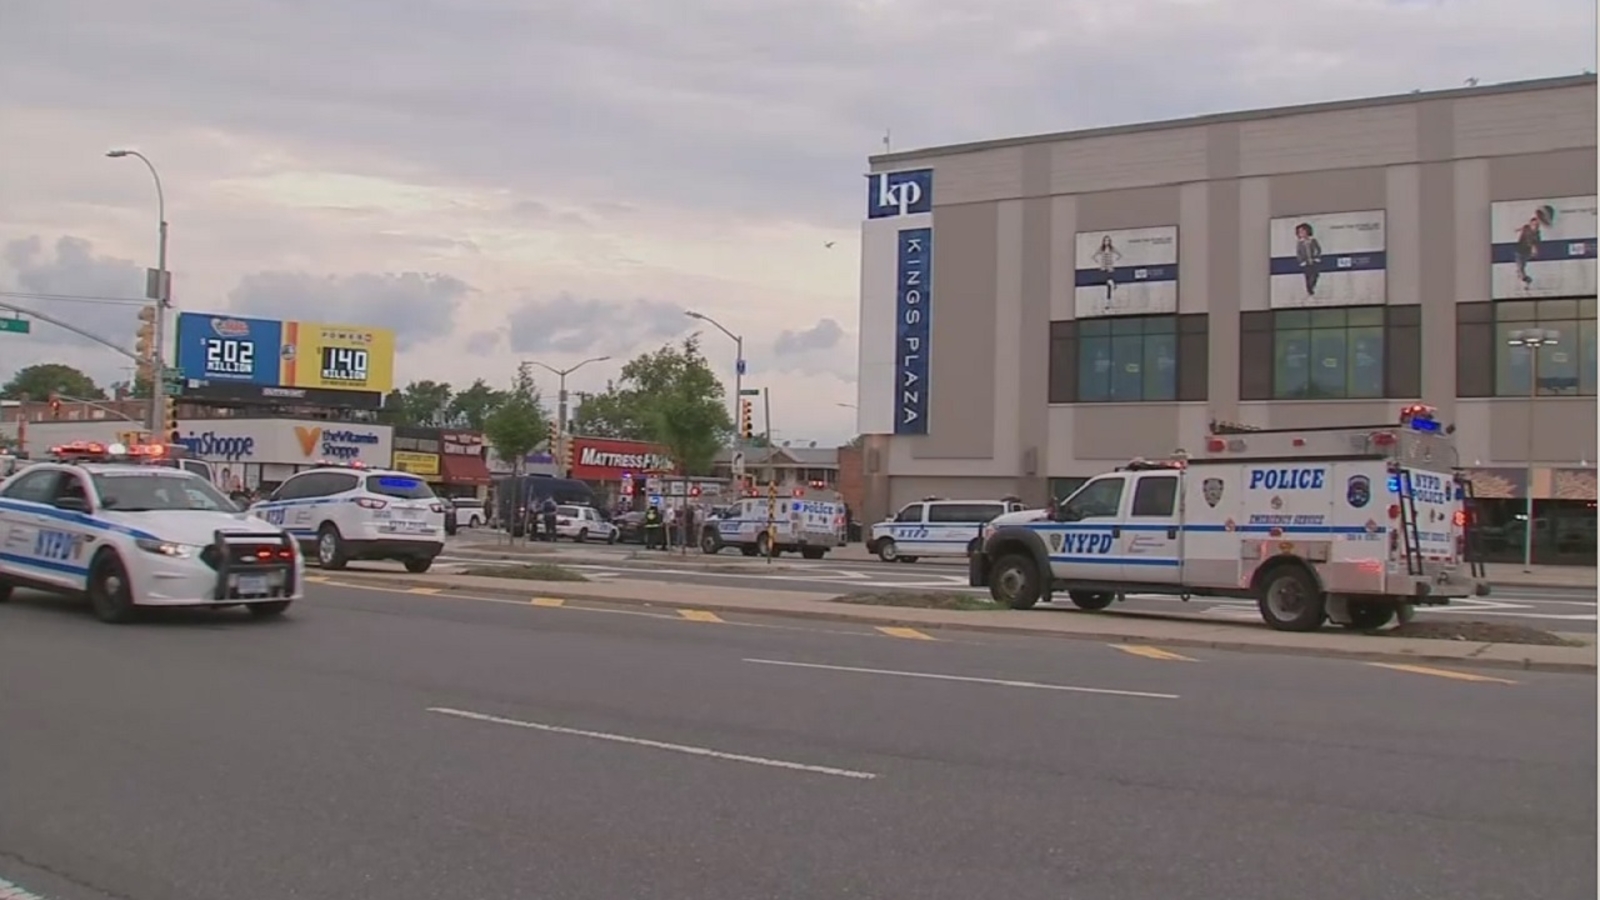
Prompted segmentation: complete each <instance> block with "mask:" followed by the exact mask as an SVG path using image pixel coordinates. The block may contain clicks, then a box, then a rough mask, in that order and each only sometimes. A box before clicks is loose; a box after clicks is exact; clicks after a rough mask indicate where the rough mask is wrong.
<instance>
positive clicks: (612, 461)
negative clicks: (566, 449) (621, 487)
mask: <svg viewBox="0 0 1600 900" xmlns="http://www.w3.org/2000/svg"><path fill="white" fill-rule="evenodd" d="M676 468H677V466H676V465H675V464H674V463H673V461H672V457H671V456H670V455H668V454H667V452H666V449H665V448H663V447H658V446H656V445H654V444H647V443H643V442H640V441H618V440H609V439H604V438H583V437H575V438H573V439H572V477H573V478H577V479H580V480H582V481H621V480H622V478H623V476H624V475H640V474H644V473H646V472H672V471H674V470H675V469H676Z"/></svg>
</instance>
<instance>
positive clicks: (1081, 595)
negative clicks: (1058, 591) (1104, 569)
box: [1067, 591, 1117, 610]
mask: <svg viewBox="0 0 1600 900" xmlns="http://www.w3.org/2000/svg"><path fill="white" fill-rule="evenodd" d="M1067 596H1069V597H1071V598H1072V605H1073V606H1076V607H1077V608H1079V609H1087V610H1096V609H1105V608H1106V607H1108V606H1110V605H1111V604H1112V603H1113V602H1115V601H1116V599H1117V595H1116V594H1113V593H1110V592H1109V591H1071V592H1069V593H1068V594H1067Z"/></svg>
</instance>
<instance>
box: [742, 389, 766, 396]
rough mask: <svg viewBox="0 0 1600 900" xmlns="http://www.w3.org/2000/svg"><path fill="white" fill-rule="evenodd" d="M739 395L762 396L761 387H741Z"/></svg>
mask: <svg viewBox="0 0 1600 900" xmlns="http://www.w3.org/2000/svg"><path fill="white" fill-rule="evenodd" d="M739 396H741V397H759V396H761V388H740V389H739Z"/></svg>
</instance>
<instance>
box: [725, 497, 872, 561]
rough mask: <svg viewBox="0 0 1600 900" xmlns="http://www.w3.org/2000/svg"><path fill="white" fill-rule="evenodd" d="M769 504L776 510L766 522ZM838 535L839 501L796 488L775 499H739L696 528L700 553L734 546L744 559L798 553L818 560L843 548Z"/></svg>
mask: <svg viewBox="0 0 1600 900" xmlns="http://www.w3.org/2000/svg"><path fill="white" fill-rule="evenodd" d="M769 504H771V505H772V506H775V507H776V510H777V516H776V517H775V518H772V519H770V520H769V518H768V511H769V509H770V508H772V506H769ZM769 525H770V526H771V527H770V529H769V527H768V526H769ZM844 536H845V519H844V501H843V500H842V499H840V497H839V494H838V492H836V491H830V490H824V489H820V488H808V487H797V488H794V489H793V490H792V491H790V492H788V493H787V494H779V495H778V496H777V497H776V498H769V497H744V498H742V499H740V500H739V501H738V502H737V503H735V504H733V505H732V506H730V507H729V508H728V514H727V515H725V516H721V517H718V518H714V519H712V520H710V521H708V522H706V524H705V526H704V527H703V528H701V529H700V550H701V552H704V553H718V552H720V551H721V550H722V548H723V547H738V548H739V552H740V553H742V554H744V555H745V556H779V555H781V554H783V553H799V554H800V555H801V556H803V557H805V558H806V559H821V558H823V557H824V556H826V555H827V554H828V551H829V550H831V549H833V548H834V547H838V546H841V545H843V543H844Z"/></svg>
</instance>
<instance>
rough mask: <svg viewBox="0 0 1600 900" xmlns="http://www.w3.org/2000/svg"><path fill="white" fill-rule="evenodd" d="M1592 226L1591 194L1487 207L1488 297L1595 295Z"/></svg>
mask: <svg viewBox="0 0 1600 900" xmlns="http://www.w3.org/2000/svg"><path fill="white" fill-rule="evenodd" d="M1595 225H1596V223H1595V198H1594V196H1593V195H1591V196H1588V197H1555V198H1550V199H1545V200H1505V201H1501V202H1499V203H1491V204H1490V205H1489V234H1490V241H1492V242H1493V247H1492V248H1491V254H1492V255H1491V259H1492V260H1493V262H1492V263H1491V264H1490V267H1489V285H1490V296H1491V297H1492V298H1493V299H1495V300H1520V299H1534V298H1537V297H1579V296H1590V297H1592V296H1594V293H1595V269H1594V266H1595V262H1594V260H1595V257H1594V245H1595V237H1596V232H1597V230H1600V229H1596V227H1595Z"/></svg>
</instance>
